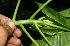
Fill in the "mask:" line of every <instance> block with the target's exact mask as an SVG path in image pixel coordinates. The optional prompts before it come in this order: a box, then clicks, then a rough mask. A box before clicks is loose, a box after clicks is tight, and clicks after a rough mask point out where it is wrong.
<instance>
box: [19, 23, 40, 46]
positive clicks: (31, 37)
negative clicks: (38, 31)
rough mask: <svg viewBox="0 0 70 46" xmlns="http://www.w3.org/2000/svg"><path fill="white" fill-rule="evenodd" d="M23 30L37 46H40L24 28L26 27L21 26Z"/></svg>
mask: <svg viewBox="0 0 70 46" xmlns="http://www.w3.org/2000/svg"><path fill="white" fill-rule="evenodd" d="M19 26H20V27H21V28H22V29H23V31H24V32H25V33H26V34H27V36H28V37H29V38H30V39H31V40H32V41H33V42H34V43H35V44H36V46H39V45H38V44H37V42H36V41H35V40H34V39H33V38H32V37H31V36H30V34H29V33H28V32H27V31H26V29H25V28H24V26H23V25H21V24H20V25H19Z"/></svg>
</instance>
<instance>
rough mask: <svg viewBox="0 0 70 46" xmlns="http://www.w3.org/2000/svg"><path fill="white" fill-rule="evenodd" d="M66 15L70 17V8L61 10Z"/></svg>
mask: <svg viewBox="0 0 70 46" xmlns="http://www.w3.org/2000/svg"><path fill="white" fill-rule="evenodd" d="M59 13H60V14H61V15H63V16H64V17H70V8H68V9H66V10H63V11H60V12H59Z"/></svg>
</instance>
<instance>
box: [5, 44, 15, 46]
mask: <svg viewBox="0 0 70 46" xmlns="http://www.w3.org/2000/svg"><path fill="white" fill-rule="evenodd" d="M6 46H15V45H13V44H7V45H6Z"/></svg>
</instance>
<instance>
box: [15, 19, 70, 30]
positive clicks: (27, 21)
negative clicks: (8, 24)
mask: <svg viewBox="0 0 70 46" xmlns="http://www.w3.org/2000/svg"><path fill="white" fill-rule="evenodd" d="M35 22H36V23H39V24H44V25H49V26H53V27H56V28H60V29H63V30H67V31H70V30H68V29H66V28H64V27H61V26H57V25H54V24H49V23H46V22H43V21H41V20H19V21H15V25H20V24H34V23H35Z"/></svg>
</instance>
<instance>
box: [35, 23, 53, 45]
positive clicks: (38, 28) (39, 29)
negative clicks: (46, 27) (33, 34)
mask: <svg viewBox="0 0 70 46" xmlns="http://www.w3.org/2000/svg"><path fill="white" fill-rule="evenodd" d="M35 26H36V29H37V30H38V31H39V33H40V34H41V35H42V36H43V38H44V39H45V40H46V42H47V43H48V44H49V45H50V46H52V44H51V43H50V42H49V40H48V39H47V37H45V35H44V34H43V33H42V32H41V30H40V29H39V27H38V26H37V23H35Z"/></svg>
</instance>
